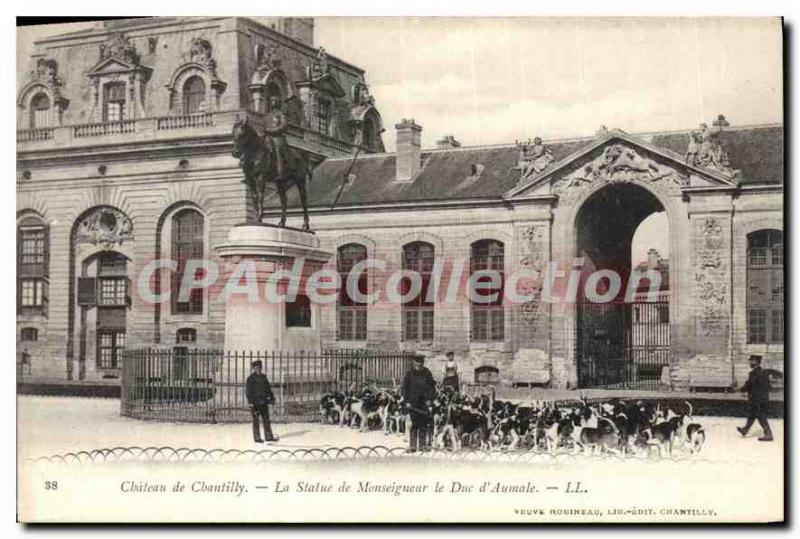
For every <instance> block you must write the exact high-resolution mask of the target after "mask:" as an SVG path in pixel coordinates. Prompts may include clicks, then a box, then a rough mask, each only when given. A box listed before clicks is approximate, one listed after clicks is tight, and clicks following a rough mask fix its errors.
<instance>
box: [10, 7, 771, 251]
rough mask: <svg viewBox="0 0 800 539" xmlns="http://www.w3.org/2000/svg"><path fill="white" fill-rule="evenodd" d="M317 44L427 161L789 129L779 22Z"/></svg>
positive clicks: (563, 21) (528, 27) (495, 26)
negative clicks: (551, 145)
mask: <svg viewBox="0 0 800 539" xmlns="http://www.w3.org/2000/svg"><path fill="white" fill-rule="evenodd" d="M86 24H91V23H82V24H81V25H70V26H69V27H67V28H66V30H73V29H78V28H81V27H84V26H85V25H86ZM64 31H65V28H64V26H63V25H58V27H56V26H55V25H54V26H52V27H39V28H36V29H24V30H22V31H20V32H19V34H18V61H19V60H21V59H26V58H27V56H28V55H29V54H30V49H31V48H30V42H31V40H32V39H31V38H33V37H35V38H40V37H44V36H47V35H52V34H56V33H61V32H64ZM315 40H316V43H317V44H318V45H322V46H324V47H325V48H326V50H327V51H328V52H329V53H330V54H333V55H335V56H338V57H340V58H342V59H344V60H346V61H348V62H350V63H352V64H355V65H357V66H359V67H361V68H363V69H364V70H365V71H366V78H367V83H368V84H369V85H370V91H371V93H372V95H373V96H374V97H375V101H376V106H377V107H378V110H379V111H380V112H381V116H382V118H383V122H384V127H385V128H386V132H384V134H383V137H384V142H385V144H386V148H387V150H388V151H394V143H395V136H394V124H395V123H397V122H398V121H400V120H401V119H403V118H413V119H414V120H415V121H416V122H417V123H418V124H420V125H421V126H422V128H423V131H422V144H423V147H424V148H429V147H434V146H435V144H436V140H438V139H439V138H441V137H442V136H443V135H445V134H447V135H454V136H455V137H456V139H457V140H459V141H460V142H461V143H462V144H463V145H466V146H475V145H488V144H508V143H512V142H514V141H515V140H517V139H528V138H533V137H536V136H540V137H542V138H543V139H545V140H548V139H558V138H570V137H579V136H590V135H592V134H594V133H595V132H596V131H597V129H598V127H599V126H600V125H606V126H608V127H609V128H619V129H622V130H624V131H627V132H629V133H637V132H652V131H662V130H673V129H687V128H694V127H696V126H697V125H698V124H699V123H700V122H708V123H710V121H711V120H712V119H713V118H715V117H716V116H717V114H720V113H722V114H725V116H726V118H728V120H729V121H730V122H731V124H732V125H734V126H736V125H752V124H762V123H773V122H781V121H782V118H783V96H782V86H783V81H782V41H781V40H782V35H781V25H780V21H779V19H776V18H773V19H769V18H762V19H747V18H707V19H690V18H613V19H586V18H559V19H555V18H522V17H517V18H482V19H475V18H433V17H431V18H357V17H353V18H318V19H316V23H315ZM666 228H667V227H666V218H665V217H664V215H663V214H662V215H660V216H658V215H656V216H653V217H652V218H649V219H648V220H647V221H646V222H644V223H643V224H642V226H641V227H640V229H639V230H638V231H637V234H636V236H635V239H634V252H633V253H632V263H634V264H636V263H638V262H639V261H641V260H643V259H644V258H645V257H646V252H647V249H649V248H650V247H655V248H657V249H658V250H659V252H661V253H662V254H663V255H664V256H668V255H669V245H668V242H667V238H666V234H665V233H664V231H665V230H666Z"/></svg>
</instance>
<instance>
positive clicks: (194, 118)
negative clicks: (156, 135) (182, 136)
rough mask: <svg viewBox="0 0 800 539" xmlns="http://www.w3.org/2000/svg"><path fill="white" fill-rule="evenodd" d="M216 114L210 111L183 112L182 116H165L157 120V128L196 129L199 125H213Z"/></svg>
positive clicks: (160, 129)
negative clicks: (198, 112) (197, 112)
mask: <svg viewBox="0 0 800 539" xmlns="http://www.w3.org/2000/svg"><path fill="white" fill-rule="evenodd" d="M213 126H214V114H212V113H210V112H205V113H200V114H182V115H180V116H165V117H163V118H158V119H157V120H156V129H157V130H158V131H166V130H170V129H194V128H198V127H213Z"/></svg>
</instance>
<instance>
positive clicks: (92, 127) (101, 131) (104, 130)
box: [72, 120, 136, 138]
mask: <svg viewBox="0 0 800 539" xmlns="http://www.w3.org/2000/svg"><path fill="white" fill-rule="evenodd" d="M72 129H73V133H72V136H73V137H75V138H85V137H103V136H106V135H121V134H123V133H133V132H134V131H135V130H136V121H135V120H121V121H118V122H99V123H93V124H82V125H76V126H74V127H73V128H72Z"/></svg>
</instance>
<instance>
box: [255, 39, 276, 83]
mask: <svg viewBox="0 0 800 539" xmlns="http://www.w3.org/2000/svg"><path fill="white" fill-rule="evenodd" d="M255 52H256V72H257V73H258V78H261V79H263V78H264V77H266V76H267V73H269V72H270V71H272V70H273V69H279V68H280V67H281V60H280V58H278V47H276V46H275V45H270V46H269V47H266V46H265V45H262V44H258V45H256V50H255Z"/></svg>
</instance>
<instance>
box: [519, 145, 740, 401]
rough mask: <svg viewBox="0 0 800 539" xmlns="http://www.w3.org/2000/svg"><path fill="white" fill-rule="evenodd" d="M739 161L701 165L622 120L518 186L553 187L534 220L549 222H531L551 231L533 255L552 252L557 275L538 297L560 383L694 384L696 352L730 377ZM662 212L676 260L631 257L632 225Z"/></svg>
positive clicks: (728, 380) (530, 190)
mask: <svg viewBox="0 0 800 539" xmlns="http://www.w3.org/2000/svg"><path fill="white" fill-rule="evenodd" d="M732 172H733V171H727V170H726V171H720V170H710V169H701V168H698V167H695V166H694V165H690V164H688V163H687V162H686V160H685V159H684V158H682V157H679V156H677V155H675V154H673V153H672V152H668V151H664V150H663V149H661V148H657V147H655V146H652V145H650V144H648V143H647V142H645V141H643V140H641V139H637V138H635V137H631V136H629V135H627V134H625V133H624V132H621V131H617V130H615V131H611V132H607V133H604V134H601V135H600V136H599V137H598V139H597V140H596V142H595V143H594V144H592V145H589V146H588V147H586V148H585V149H584V150H583V151H581V152H577V153H574V154H573V155H571V156H569V157H567V158H566V159H564V160H562V161H561V162H559V163H556V164H555V165H554V166H553V167H552V168H550V169H548V170H546V171H544V172H543V173H541V174H540V175H539V176H538V177H535V178H533V179H532V180H531V181H530V182H529V183H528V184H527V185H523V186H521V187H520V188H518V189H517V190H516V192H514V193H513V195H512V197H523V196H527V197H530V196H531V195H533V194H534V193H539V194H545V193H547V194H549V195H550V196H551V197H552V199H550V201H549V206H550V209H551V215H552V220H550V221H549V222H539V223H534V224H533V226H538V227H541V228H542V230H541V231H539V232H538V233H536V232H535V233H533V234H534V235H535V234H538V235H539V236H541V237H542V238H549V239H550V241H549V242H547V241H539V242H538V244H537V242H531V243H530V244H529V249H533V250H534V251H535V249H536V246H537V245H538V249H540V250H541V252H540V253H535V252H531V253H529V254H528V256H531V255H533V258H534V259H539V260H542V261H544V260H548V264H547V265H546V267H545V266H544V265H542V266H541V269H542V270H543V271H544V272H545V274H546V275H549V276H550V279H552V280H551V281H550V287H551V289H552V291H551V292H552V293H545V294H543V296H544V297H543V298H542V301H543V303H548V304H547V305H544V304H543V305H542V306H540V310H542V309H543V312H546V313H549V317H547V316H542V317H540V318H543V319H545V320H544V321H543V322H541V323H543V324H547V325H548V326H549V332H548V333H549V343H547V344H548V346H547V348H549V350H548V352H549V355H550V357H551V362H552V375H553V379H552V380H551V383H552V384H553V385H558V386H562V387H564V386H566V387H607V388H636V389H639V388H657V387H660V386H667V387H674V386H681V385H689V384H691V382H692V380H691V378H692V376H693V373H692V369H693V368H694V367H693V366H694V365H697V364H698V362H701V363H703V362H708V363H709V364H713V365H714V366H713V367H709V368H710V369H712V370H714V371H717V372H719V371H725V372H726V373H727V375H725V376H722V377H721V378H720V379H721V380H722V382H720V383H721V384H722V385H730V384H732V382H733V378H732V375H731V373H733V364H732V363H731V354H730V344H729V339H730V335H731V334H730V331H731V303H730V293H729V291H730V290H731V282H730V279H731V266H730V263H729V262H728V261H727V260H726V257H725V256H724V254H725V253H726V252H729V251H730V241H731V238H730V228H731V223H732V216H733V197H732V192H733V191H734V190H736V188H737V182H736V179H735V176H734V174H733V173H732ZM654 212H664V213H665V214H666V216H667V222H668V225H667V227H666V230H663V231H661V233H662V234H663V235H665V236H667V237H668V241H669V247H670V248H669V251H670V257H669V270H668V271H665V269H666V268H665V267H659V264H660V262H659V261H658V260H657V259H656V260H652V261H650V263H651V264H649V263H648V262H645V263H644V264H643V265H641V266H640V265H639V264H638V261H636V263H637V266H636V267H633V265H632V262H631V244H632V240H633V236H634V233H635V232H636V229H637V227H638V226H639V225H640V224H641V222H642V221H643V220H644V219H645V218H647V217H648V216H650V215H651V214H653V213H654ZM650 265H652V266H653V267H652V268H651V267H649V266H650ZM662 265H664V266H665V264H662ZM651 270H654V271H652V272H651ZM653 273H656V274H658V275H655V276H654V275H653ZM708 289H713V290H714V291H715V292H714V293H713V294H712V295H711V296H709V293H708V292H707V290H708ZM540 331H541V328H538V327H537V328H535V329H534V333H535V334H536V333H539V332H540ZM537 341H538V342H537ZM541 342H542V339H534V340H533V342H531V346H532V347H533V348H537V347H541Z"/></svg>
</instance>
